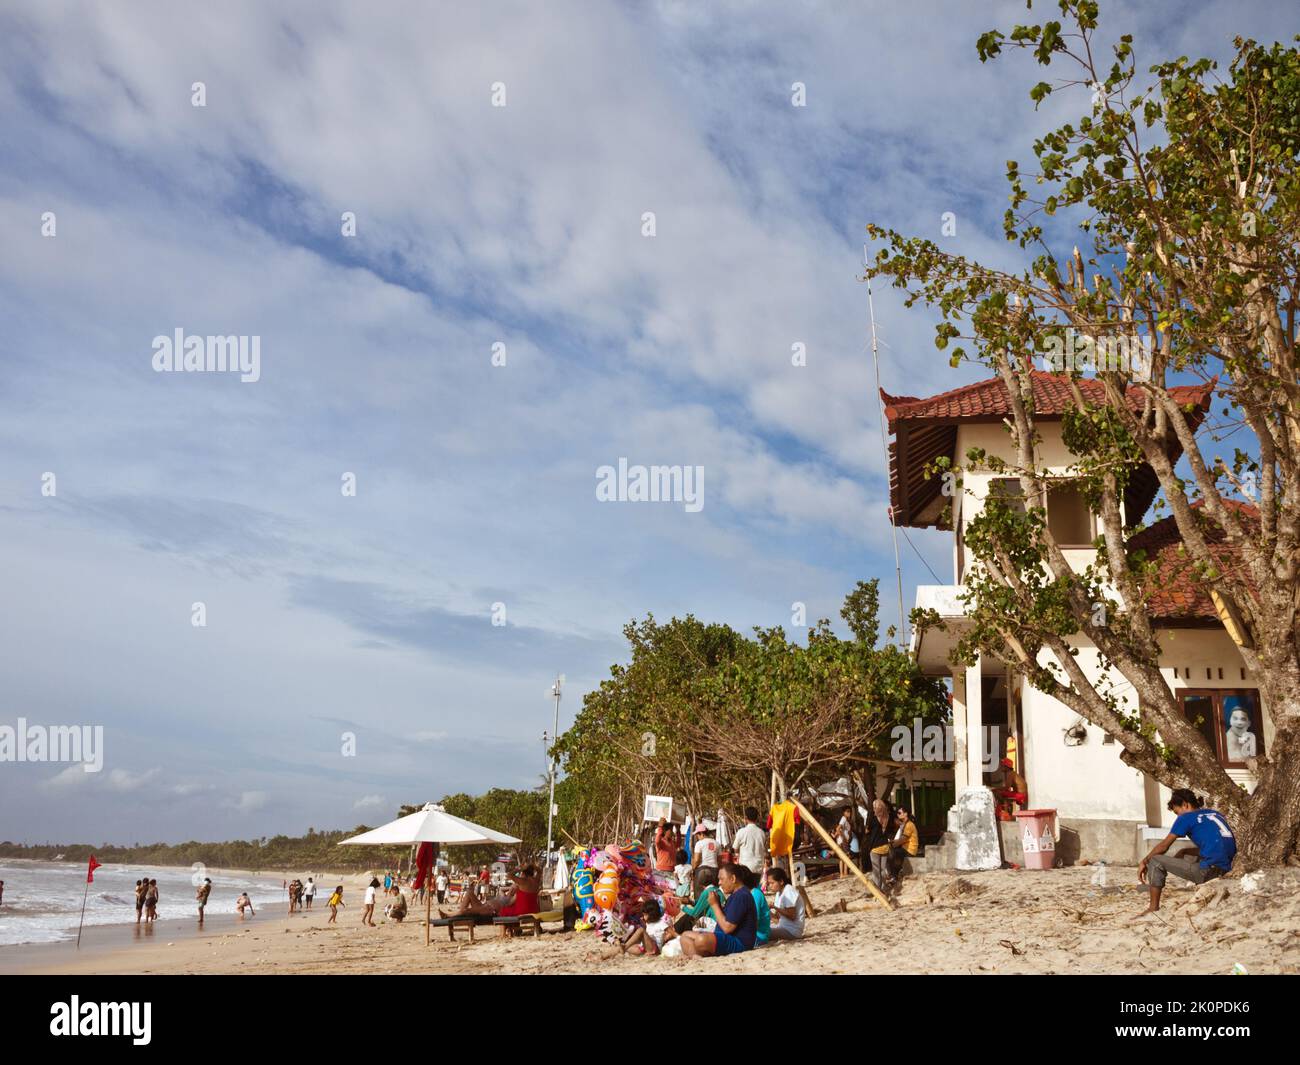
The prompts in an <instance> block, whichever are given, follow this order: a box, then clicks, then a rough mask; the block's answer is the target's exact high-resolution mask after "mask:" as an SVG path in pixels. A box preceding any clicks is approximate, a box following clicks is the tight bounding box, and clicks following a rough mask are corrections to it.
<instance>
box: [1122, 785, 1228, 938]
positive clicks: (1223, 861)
mask: <svg viewBox="0 0 1300 1065" xmlns="http://www.w3.org/2000/svg"><path fill="white" fill-rule="evenodd" d="M1168 808H1169V810H1170V812H1171V813H1174V814H1176V815H1177V816H1176V817H1175V818H1174V823H1173V824H1172V825H1170V826H1169V835H1167V836H1165V838H1164V839H1162V840H1161V841H1160V842H1159V843H1157V844H1156V845H1155V846H1154V847H1152V848H1151V853H1150V854H1148V855H1147V856H1146V857H1145V858H1143V859H1142V861H1141V863H1140V864H1139V865H1138V881H1139V882H1140V883H1144V884H1146V885H1147V886H1148V887H1149V888H1150V890H1151V901H1150V903H1149V905H1148V906H1147V908H1146V909H1145V910H1143V911H1142V912H1141V913H1140V914H1138V917H1145V916H1146V915H1147V914H1149V913H1155V912H1156V910H1158V909H1160V893H1161V892H1162V891H1164V889H1165V879H1166V877H1168V875H1169V874H1170V873H1173V874H1174V876H1178V877H1182V879H1184V880H1190V881H1191V882H1192V883H1193V884H1204V883H1205V882H1206V881H1207V880H1214V879H1216V878H1218V877H1221V876H1223V874H1224V873H1226V872H1228V871H1229V870H1230V869H1232V862H1233V859H1234V858H1236V857H1237V837H1236V836H1234V835H1233V834H1232V828H1231V826H1229V824H1228V819H1227V818H1226V817H1224V816H1223V814H1221V813H1220V812H1219V811H1218V810H1206V809H1204V808H1203V804H1202V802H1201V799H1200V798H1199V797H1198V796H1197V795H1196V793H1195V792H1193V791H1192V790H1191V789H1190V788H1179V789H1178V790H1177V791H1175V792H1174V793H1173V795H1171V796H1170V797H1169V807H1168ZM1183 836H1188V837H1190V838H1191V841H1192V842H1193V843H1194V844H1196V849H1197V851H1198V852H1199V853H1200V856H1201V858H1200V861H1199V863H1198V862H1197V861H1196V859H1194V858H1174V857H1172V856H1170V855H1168V854H1166V853H1165V852H1166V851H1167V850H1169V848H1170V847H1172V846H1173V845H1174V843H1175V842H1176V841H1177V840H1179V839H1180V838H1181V837H1183Z"/></svg>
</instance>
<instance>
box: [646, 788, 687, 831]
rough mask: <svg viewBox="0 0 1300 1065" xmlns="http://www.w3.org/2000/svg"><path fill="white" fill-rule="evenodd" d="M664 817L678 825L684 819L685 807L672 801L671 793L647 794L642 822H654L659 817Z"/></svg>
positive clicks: (670, 822)
mask: <svg viewBox="0 0 1300 1065" xmlns="http://www.w3.org/2000/svg"><path fill="white" fill-rule="evenodd" d="M661 817H662V818H665V819H666V820H667V821H668V822H669V824H674V825H680V824H681V823H682V822H683V821H685V820H686V807H685V806H684V805H683V804H682V803H679V802H674V801H673V797H672V796H671V795H647V796H646V797H645V809H644V812H643V813H642V817H641V820H642V823H644V824H655V823H656V822H658V820H659V818H661Z"/></svg>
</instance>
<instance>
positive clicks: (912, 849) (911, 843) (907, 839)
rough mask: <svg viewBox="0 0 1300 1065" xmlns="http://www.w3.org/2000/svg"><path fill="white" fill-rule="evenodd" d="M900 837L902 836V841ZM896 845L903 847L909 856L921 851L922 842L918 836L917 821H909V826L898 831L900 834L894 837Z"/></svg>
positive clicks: (904, 826)
mask: <svg viewBox="0 0 1300 1065" xmlns="http://www.w3.org/2000/svg"><path fill="white" fill-rule="evenodd" d="M899 836H902V839H899ZM894 845H895V846H898V847H902V848H903V850H905V851H907V853H908V854H915V853H916V852H917V851H918V850H920V842H919V840H918V837H917V835H916V822H915V821H908V822H907V824H905V825H903V827H902V828H900V829H899V830H898V834H897V835H895V836H894Z"/></svg>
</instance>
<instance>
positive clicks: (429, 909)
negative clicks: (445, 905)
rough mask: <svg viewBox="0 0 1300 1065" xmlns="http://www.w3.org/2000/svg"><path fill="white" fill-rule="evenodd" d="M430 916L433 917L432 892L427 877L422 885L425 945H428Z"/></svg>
mask: <svg viewBox="0 0 1300 1065" xmlns="http://www.w3.org/2000/svg"><path fill="white" fill-rule="evenodd" d="M432 917H433V892H432V891H430V890H429V885H428V883H427V878H426V883H425V885H424V945H425V946H426V947H427V946H428V945H429V928H430V927H431V926H430V924H429V921H430V919H431V918H432Z"/></svg>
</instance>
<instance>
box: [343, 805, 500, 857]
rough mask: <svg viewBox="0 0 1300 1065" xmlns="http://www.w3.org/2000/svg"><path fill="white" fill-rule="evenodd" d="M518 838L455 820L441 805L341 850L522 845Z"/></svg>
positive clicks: (354, 840)
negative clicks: (352, 848)
mask: <svg viewBox="0 0 1300 1065" xmlns="http://www.w3.org/2000/svg"><path fill="white" fill-rule="evenodd" d="M520 842H522V841H521V840H517V839H515V837H514V836H507V835H506V834H505V833H504V832H496V831H494V830H493V829H490V828H484V827H483V826H482V825H476V824H474V822H473V821H466V820H465V819H464V818H463V817H453V816H452V815H451V814H449V813H447V811H446V810H444V809H443V808H442V807H441V806H439V805H438V804H437V803H433V802H430V803H425V805H424V809H422V810H417V811H416V812H415V813H413V814H407V815H406V816H405V817H399V818H398V819H397V820H396V821H390V822H388V824H386V825H380V826H379V827H378V828H372V829H371V830H370V831H369V832H362V833H361V835H359V836H353V837H352V838H351V839H345V840H342V841H340V844H339V845H340V846H348V845H354V846H363V847H364V846H372V847H405V846H408V845H409V844H412V843H441V844H442V845H443V846H453V847H472V846H474V845H476V844H479V845H482V844H488V843H520Z"/></svg>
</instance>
